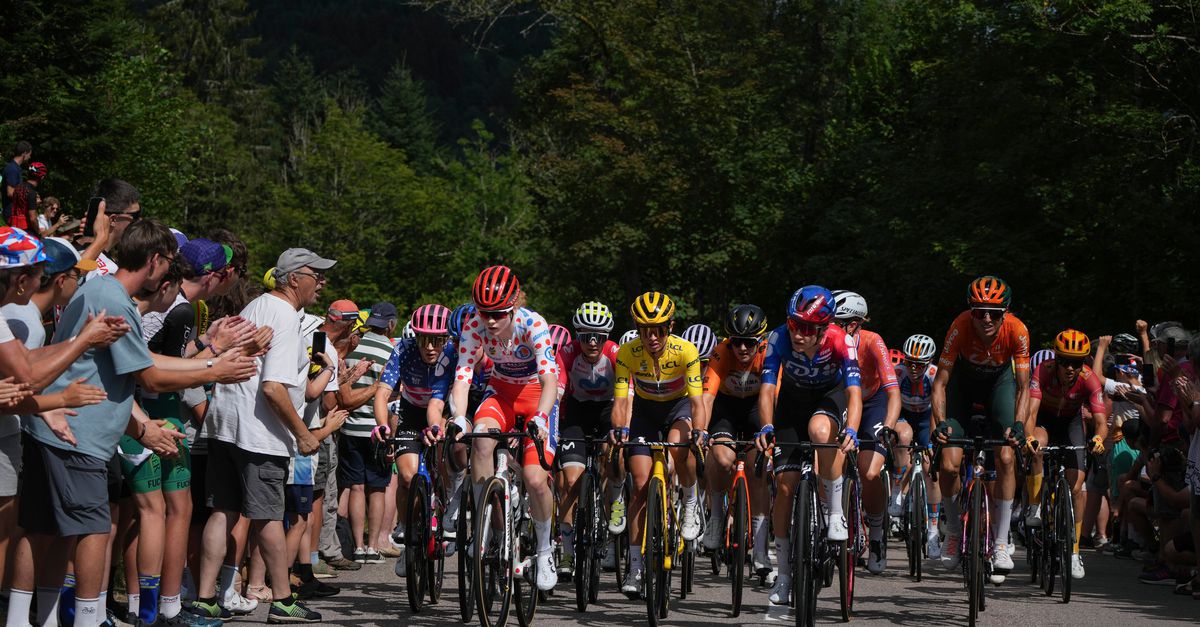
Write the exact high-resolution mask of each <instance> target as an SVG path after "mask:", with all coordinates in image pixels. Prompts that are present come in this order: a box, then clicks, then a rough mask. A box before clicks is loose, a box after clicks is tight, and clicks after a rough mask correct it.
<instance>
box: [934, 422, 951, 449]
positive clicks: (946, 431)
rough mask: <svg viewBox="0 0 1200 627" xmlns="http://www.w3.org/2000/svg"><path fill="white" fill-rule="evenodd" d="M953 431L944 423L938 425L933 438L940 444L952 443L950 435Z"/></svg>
mask: <svg viewBox="0 0 1200 627" xmlns="http://www.w3.org/2000/svg"><path fill="white" fill-rule="evenodd" d="M952 431H953V429H952V428H951V427H950V425H948V424H946V423H942V424H940V425H938V427H937V429H934V431H933V438H934V439H935V440H937V443H938V444H945V443H947V442H949V441H950V433H951V432H952Z"/></svg>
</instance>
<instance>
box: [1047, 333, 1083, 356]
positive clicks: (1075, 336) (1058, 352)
mask: <svg viewBox="0 0 1200 627" xmlns="http://www.w3.org/2000/svg"><path fill="white" fill-rule="evenodd" d="M1091 352H1092V341H1091V340H1089V339H1088V336H1087V335H1085V334H1084V333H1083V332H1082V331H1076V330H1075V329H1067V330H1066V331H1063V332H1062V333H1059V334H1058V337H1056V338H1054V354H1055V356H1057V357H1075V358H1079V357H1087V356H1088V355H1090V354H1091Z"/></svg>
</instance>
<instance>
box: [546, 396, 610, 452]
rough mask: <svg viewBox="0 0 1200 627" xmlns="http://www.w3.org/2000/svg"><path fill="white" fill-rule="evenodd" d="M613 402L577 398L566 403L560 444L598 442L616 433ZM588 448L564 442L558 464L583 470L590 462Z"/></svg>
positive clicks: (563, 409) (564, 402)
mask: <svg viewBox="0 0 1200 627" xmlns="http://www.w3.org/2000/svg"><path fill="white" fill-rule="evenodd" d="M612 406H613V402H612V401H581V400H579V399H577V398H575V397H573V396H568V397H566V398H564V399H563V400H562V412H561V413H562V421H561V425H560V426H561V427H562V432H561V434H560V435H561V437H560V440H581V439H585V438H586V439H593V440H594V439H597V438H603V437H606V436H608V432H609V431H611V430H612ZM586 457H587V445H585V444H582V443H579V442H565V441H564V442H563V443H562V446H561V447H560V450H559V458H558V463H559V464H560V465H561V466H563V467H566V466H583V465H584V464H585V463H586V462H587V459H586Z"/></svg>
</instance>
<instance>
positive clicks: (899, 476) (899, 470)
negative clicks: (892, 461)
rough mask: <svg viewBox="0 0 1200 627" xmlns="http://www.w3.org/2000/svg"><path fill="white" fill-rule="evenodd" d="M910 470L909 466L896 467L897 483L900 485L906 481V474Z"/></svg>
mask: <svg viewBox="0 0 1200 627" xmlns="http://www.w3.org/2000/svg"><path fill="white" fill-rule="evenodd" d="M907 472H908V466H905V467H903V468H897V469H896V485H900V484H901V483H902V482H903V481H904V475H905V473H907Z"/></svg>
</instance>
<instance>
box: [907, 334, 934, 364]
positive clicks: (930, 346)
mask: <svg viewBox="0 0 1200 627" xmlns="http://www.w3.org/2000/svg"><path fill="white" fill-rule="evenodd" d="M936 354H937V344H935V343H934V341H933V338H931V337H929V336H928V335H921V334H920V333H918V334H916V335H910V336H909V337H908V339H907V340H904V358H905V359H909V360H912V361H915V362H918V363H922V364H927V363H929V362H931V361H933V357H934V355H936Z"/></svg>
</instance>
